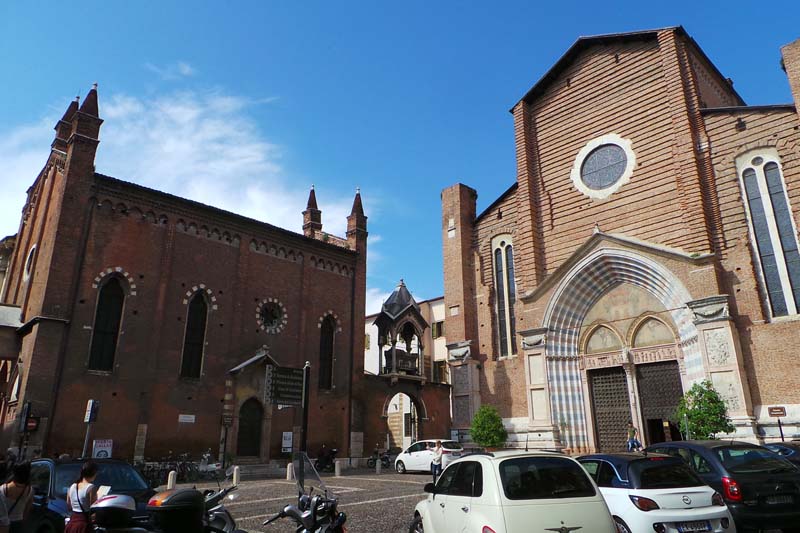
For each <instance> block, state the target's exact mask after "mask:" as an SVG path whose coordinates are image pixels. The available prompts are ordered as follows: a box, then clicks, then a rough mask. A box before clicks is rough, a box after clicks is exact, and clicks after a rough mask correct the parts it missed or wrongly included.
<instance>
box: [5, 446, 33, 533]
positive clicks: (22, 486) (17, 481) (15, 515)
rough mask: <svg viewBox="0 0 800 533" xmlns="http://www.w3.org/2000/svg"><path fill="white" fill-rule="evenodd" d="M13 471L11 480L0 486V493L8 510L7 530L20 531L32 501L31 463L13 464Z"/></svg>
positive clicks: (19, 532) (18, 532)
mask: <svg viewBox="0 0 800 533" xmlns="http://www.w3.org/2000/svg"><path fill="white" fill-rule="evenodd" d="M13 472H14V474H13V477H12V478H11V481H9V482H8V483H6V484H5V485H3V486H2V487H0V493H2V495H3V500H4V503H5V504H6V509H7V510H8V519H9V521H10V527H9V531H11V533H21V532H22V531H23V526H24V524H25V519H26V518H27V517H28V513H29V512H30V510H31V504H32V503H33V487H31V464H30V463H28V462H24V463H18V464H16V465H14V470H13Z"/></svg>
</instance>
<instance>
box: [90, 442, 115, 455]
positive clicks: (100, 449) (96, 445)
mask: <svg viewBox="0 0 800 533" xmlns="http://www.w3.org/2000/svg"><path fill="white" fill-rule="evenodd" d="M92 442H93V444H92V457H94V458H97V459H108V458H109V457H111V449H112V448H113V446H114V441H113V440H112V439H95V440H94V441H92Z"/></svg>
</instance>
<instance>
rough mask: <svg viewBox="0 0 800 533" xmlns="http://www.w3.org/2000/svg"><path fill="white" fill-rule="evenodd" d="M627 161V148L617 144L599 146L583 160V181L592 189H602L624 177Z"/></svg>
mask: <svg viewBox="0 0 800 533" xmlns="http://www.w3.org/2000/svg"><path fill="white" fill-rule="evenodd" d="M627 163H628V158H627V157H626V156H625V150H623V149H622V148H620V147H619V146H617V145H616V144H604V145H602V146H598V147H597V148H595V149H594V150H592V151H591V153H590V154H589V155H588V156H587V157H586V159H584V160H583V164H582V165H581V181H583V183H584V184H585V185H586V186H587V187H589V188H590V189H592V190H595V191H602V190H603V189H607V188H609V187H611V186H612V185H614V184H615V183H616V182H617V181H618V180H619V179H620V178H621V177H622V174H623V173H624V172H625V165H626V164H627Z"/></svg>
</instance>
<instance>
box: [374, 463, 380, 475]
mask: <svg viewBox="0 0 800 533" xmlns="http://www.w3.org/2000/svg"><path fill="white" fill-rule="evenodd" d="M375 473H376V474H380V473H381V462H380V461H375Z"/></svg>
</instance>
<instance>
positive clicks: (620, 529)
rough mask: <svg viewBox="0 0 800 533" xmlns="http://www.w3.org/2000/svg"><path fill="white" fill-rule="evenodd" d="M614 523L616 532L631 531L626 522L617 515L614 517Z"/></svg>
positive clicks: (624, 532) (629, 532) (628, 532)
mask: <svg viewBox="0 0 800 533" xmlns="http://www.w3.org/2000/svg"><path fill="white" fill-rule="evenodd" d="M614 525H616V526H617V533H631V530H630V528H629V527H628V524H626V523H625V521H624V520H623V519H622V518H619V517H618V516H615V517H614Z"/></svg>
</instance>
